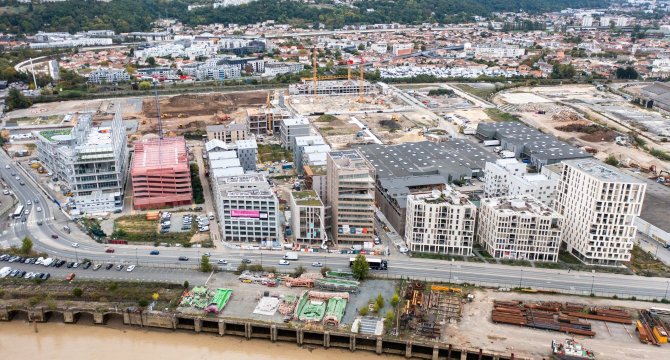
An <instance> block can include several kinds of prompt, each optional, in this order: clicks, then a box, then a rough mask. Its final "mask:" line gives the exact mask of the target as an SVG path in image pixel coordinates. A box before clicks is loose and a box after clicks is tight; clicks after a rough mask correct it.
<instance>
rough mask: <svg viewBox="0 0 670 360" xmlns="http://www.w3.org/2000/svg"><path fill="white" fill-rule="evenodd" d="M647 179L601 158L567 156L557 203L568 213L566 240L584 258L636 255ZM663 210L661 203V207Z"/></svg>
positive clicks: (606, 261)
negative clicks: (607, 162) (633, 174)
mask: <svg viewBox="0 0 670 360" xmlns="http://www.w3.org/2000/svg"><path fill="white" fill-rule="evenodd" d="M646 188H647V185H646V184H645V183H644V182H642V181H640V180H638V179H636V178H634V177H632V176H629V175H626V174H624V173H622V172H620V171H619V170H617V169H616V168H615V167H612V166H609V165H605V164H602V163H600V162H599V161H597V160H593V159H588V160H572V161H565V162H563V164H562V168H561V180H560V181H559V182H558V189H557V192H556V194H557V195H556V202H555V204H554V208H555V209H556V211H558V212H559V213H560V214H562V215H563V216H564V217H565V221H564V229H565V230H564V236H563V242H564V243H565V244H566V246H567V250H568V252H570V253H571V254H573V255H575V256H576V257H577V258H579V259H580V260H581V261H582V262H584V263H587V264H595V265H612V266H618V265H621V264H622V263H624V262H627V261H629V260H630V256H631V254H630V253H631V250H632V249H633V242H634V239H635V234H636V232H637V227H636V226H635V224H634V220H635V218H636V217H637V216H639V215H640V211H641V209H642V201H643V199H644V195H645V191H646ZM659 210H660V211H662V210H661V209H659Z"/></svg>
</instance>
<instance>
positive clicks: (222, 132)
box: [206, 121, 251, 143]
mask: <svg viewBox="0 0 670 360" xmlns="http://www.w3.org/2000/svg"><path fill="white" fill-rule="evenodd" d="M206 130H207V140H214V139H217V140H221V141H223V142H224V143H233V142H236V141H237V140H247V139H249V138H250V137H251V133H250V132H249V124H248V123H243V124H238V123H236V122H234V121H233V122H230V123H228V124H222V125H208V126H207V128H206Z"/></svg>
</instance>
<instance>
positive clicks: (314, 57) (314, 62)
mask: <svg viewBox="0 0 670 360" xmlns="http://www.w3.org/2000/svg"><path fill="white" fill-rule="evenodd" d="M312 78H313V81H314V99H315V100H316V99H317V96H316V83H317V77H316V46H315V47H314V48H313V49H312Z"/></svg>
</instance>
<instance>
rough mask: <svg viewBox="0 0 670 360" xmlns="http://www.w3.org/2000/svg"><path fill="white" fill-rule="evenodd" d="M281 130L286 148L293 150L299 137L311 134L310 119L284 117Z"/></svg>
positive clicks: (282, 142)
mask: <svg viewBox="0 0 670 360" xmlns="http://www.w3.org/2000/svg"><path fill="white" fill-rule="evenodd" d="M279 132H280V135H281V136H280V137H281V144H282V146H283V147H284V149H288V150H293V149H294V148H295V139H296V138H297V137H301V136H309V134H310V130H309V121H308V120H307V119H306V118H304V117H292V118H287V119H282V121H281V124H280V127H279Z"/></svg>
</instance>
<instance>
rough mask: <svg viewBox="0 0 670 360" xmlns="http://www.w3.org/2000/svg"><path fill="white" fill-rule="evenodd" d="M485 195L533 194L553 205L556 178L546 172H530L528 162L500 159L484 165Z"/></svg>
mask: <svg viewBox="0 0 670 360" xmlns="http://www.w3.org/2000/svg"><path fill="white" fill-rule="evenodd" d="M484 179H485V184H484V196H485V197H499V196H517V195H526V196H532V197H534V198H536V199H538V200H540V201H541V202H542V203H544V204H546V205H551V202H552V201H553V199H554V194H555V192H556V184H557V180H556V179H551V178H549V177H547V175H545V174H529V173H528V170H527V166H526V164H524V163H522V162H519V161H517V160H516V159H498V160H496V162H495V163H490V162H487V163H486V166H485V167H484Z"/></svg>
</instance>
